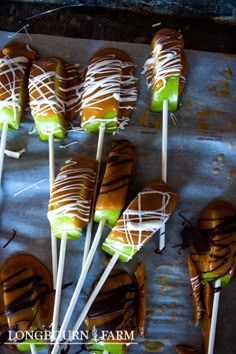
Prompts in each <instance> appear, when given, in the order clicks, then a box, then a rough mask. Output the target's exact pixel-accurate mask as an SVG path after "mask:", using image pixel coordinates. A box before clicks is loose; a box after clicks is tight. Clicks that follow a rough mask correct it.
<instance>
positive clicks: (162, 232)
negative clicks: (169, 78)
mask: <svg viewBox="0 0 236 354" xmlns="http://www.w3.org/2000/svg"><path fill="white" fill-rule="evenodd" d="M167 140H168V100H164V101H163V108H162V159H161V178H162V180H163V182H165V183H166V181H167ZM164 248H165V224H163V226H162V228H161V230H160V239H159V250H163V249H164Z"/></svg>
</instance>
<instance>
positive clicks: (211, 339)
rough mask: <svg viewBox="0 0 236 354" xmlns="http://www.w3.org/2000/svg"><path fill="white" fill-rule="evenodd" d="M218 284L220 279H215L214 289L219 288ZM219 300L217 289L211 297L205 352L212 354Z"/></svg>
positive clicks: (219, 284)
mask: <svg viewBox="0 0 236 354" xmlns="http://www.w3.org/2000/svg"><path fill="white" fill-rule="evenodd" d="M220 286H221V280H220V279H217V280H216V282H215V286H214V287H215V289H218V288H220ZM219 300H220V291H219V290H217V291H215V293H214V298H213V306H212V315H211V328H210V335H209V342H208V351H207V354H213V352H214V343H215V332H216V322H217V314H218V307H219Z"/></svg>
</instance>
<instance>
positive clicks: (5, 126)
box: [0, 122, 8, 183]
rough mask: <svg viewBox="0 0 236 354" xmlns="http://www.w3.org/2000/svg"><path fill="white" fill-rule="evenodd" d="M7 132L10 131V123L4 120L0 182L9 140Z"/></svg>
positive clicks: (0, 157) (0, 152)
mask: <svg viewBox="0 0 236 354" xmlns="http://www.w3.org/2000/svg"><path fill="white" fill-rule="evenodd" d="M7 132H8V123H7V122H4V123H3V127H2V137H1V145H0V183H1V180H2V169H3V161H4V152H5V147H6V141H7Z"/></svg>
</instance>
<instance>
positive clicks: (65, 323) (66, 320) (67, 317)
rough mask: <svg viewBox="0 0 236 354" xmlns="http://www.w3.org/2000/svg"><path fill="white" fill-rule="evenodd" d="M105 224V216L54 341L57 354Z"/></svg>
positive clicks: (53, 353) (54, 350)
mask: <svg viewBox="0 0 236 354" xmlns="http://www.w3.org/2000/svg"><path fill="white" fill-rule="evenodd" d="M105 224H106V219H105V218H102V219H101V221H100V223H99V226H98V229H97V232H96V234H95V236H94V240H93V243H92V246H91V248H90V251H89V253H88V256H87V258H86V261H85V263H84V266H83V268H82V271H81V274H80V277H79V280H78V282H77V285H76V287H75V290H74V293H73V296H72V298H71V301H70V304H69V306H68V308H67V311H66V314H65V317H64V320H63V322H62V325H61V328H60V330H59V333H58V336H57V339H56V341H55V343H54V347H53V349H52V352H51V354H55V353H57V351H58V349H59V345H60V344H59V343H60V340H61V339H62V335H63V333H64V332H65V331H66V329H67V327H68V324H69V321H70V319H71V316H72V314H73V311H74V308H75V306H76V303H77V300H78V297H79V295H80V292H81V289H82V286H83V284H84V281H85V278H86V275H87V273H88V270H89V267H90V265H91V263H92V260H93V257H94V254H95V252H96V250H97V247H98V243H99V241H100V239H101V236H102V232H103V229H104V227H105Z"/></svg>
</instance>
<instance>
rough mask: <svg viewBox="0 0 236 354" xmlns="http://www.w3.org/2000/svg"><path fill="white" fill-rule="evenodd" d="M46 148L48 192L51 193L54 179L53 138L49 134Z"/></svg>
mask: <svg viewBox="0 0 236 354" xmlns="http://www.w3.org/2000/svg"><path fill="white" fill-rule="evenodd" d="M48 148H49V183H50V191H51V190H52V186H53V182H54V179H55V159H54V137H53V134H52V133H51V134H49V136H48Z"/></svg>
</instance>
